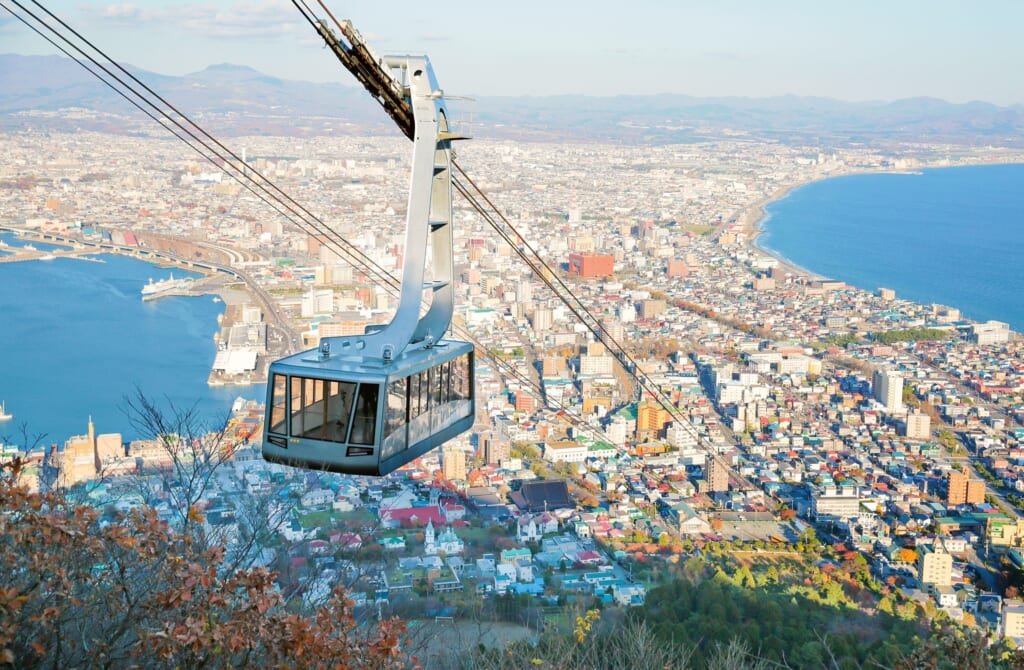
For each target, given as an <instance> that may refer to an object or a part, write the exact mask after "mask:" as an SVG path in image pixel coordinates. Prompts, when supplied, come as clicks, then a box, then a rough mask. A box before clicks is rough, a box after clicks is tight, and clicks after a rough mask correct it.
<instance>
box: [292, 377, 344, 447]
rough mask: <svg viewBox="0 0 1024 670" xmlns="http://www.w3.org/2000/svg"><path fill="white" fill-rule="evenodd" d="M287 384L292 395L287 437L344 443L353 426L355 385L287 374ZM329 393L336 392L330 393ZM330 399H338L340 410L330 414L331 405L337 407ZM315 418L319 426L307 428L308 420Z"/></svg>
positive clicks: (309, 421)
mask: <svg viewBox="0 0 1024 670" xmlns="http://www.w3.org/2000/svg"><path fill="white" fill-rule="evenodd" d="M289 382H290V383H289V385H290V388H291V392H290V393H289V394H288V397H289V405H288V414H289V416H290V417H291V425H290V426H289V428H290V429H289V431H288V435H289V436H290V437H292V438H295V439H304V440H321V441H324V442H333V443H336V444H345V443H347V438H348V433H349V430H350V429H351V426H352V412H353V409H354V404H355V403H354V402H353V399H354V398H355V395H356V392H357V388H356V387H357V385H356V383H355V382H349V381H340V380H334V379H323V378H317V377H304V376H301V375H290V376H289ZM325 390H326V392H325ZM331 390H337V391H338V392H337V393H334V394H332V393H330V391H331ZM331 398H336V399H339V401H338V402H340V407H341V411H339V412H332V411H331V409H332V405H336V404H337V403H332V402H331ZM296 403H297V404H296ZM317 419H319V421H320V423H319V424H318V425H316V426H311V427H309V428H307V425H309V424H310V423H311V421H316V420H317Z"/></svg>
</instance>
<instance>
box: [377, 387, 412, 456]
mask: <svg viewBox="0 0 1024 670" xmlns="http://www.w3.org/2000/svg"><path fill="white" fill-rule="evenodd" d="M407 386H408V384H407V381H406V380H405V379H396V380H395V381H393V382H391V383H390V384H389V385H388V398H387V402H388V411H387V414H386V415H385V423H384V442H383V445H382V447H381V458H390V457H391V456H394V455H395V454H397V453H398V452H399V451H402V450H403V449H405V447H406V440H405V422H406V420H407V419H406V393H407Z"/></svg>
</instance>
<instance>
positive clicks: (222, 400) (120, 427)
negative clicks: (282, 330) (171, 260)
mask: <svg viewBox="0 0 1024 670" xmlns="http://www.w3.org/2000/svg"><path fill="white" fill-rule="evenodd" d="M0 240H3V241H4V242H6V243H7V244H9V245H23V244H25V241H24V240H22V239H21V238H19V237H16V236H14V235H11V234H3V235H0ZM32 244H33V246H35V247H36V248H38V249H40V250H43V249H52V248H54V247H53V246H52V245H45V244H41V243H36V242H32ZM0 249H2V247H0ZM96 258H99V259H102V260H103V261H104V262H103V263H90V262H87V261H82V260H76V259H64V258H57V259H55V260H50V261H31V262H19V263H0V314H3V318H2V319H0V401H3V402H5V404H6V409H7V411H8V412H9V413H11V414H13V415H14V418H13V419H11V420H9V421H6V422H3V423H0V442H3V441H5V437H6V441H7V442H8V443H10V444H16V445H18V446H24V444H25V440H24V439H23V438H22V426H23V425H24V426H25V427H26V428H27V432H28V434H29V435H30V436H35V435H38V434H40V433H43V434H45V439H44V440H43V442H42V443H54V442H56V443H63V442H64V440H66V439H67V438H68V437H71V436H72V435H82V434H85V433H86V432H87V428H88V422H89V417H90V416H91V417H92V420H93V423H94V424H95V427H96V431H97V432H98V433H121V434H122V435H123V437H124V439H125V440H131V439H136V438H138V437H143V436H144V435H143V434H142V433H140V431H139V430H137V429H136V428H135V427H134V426H133V424H132V420H131V418H130V416H129V414H128V410H127V404H126V401H125V399H126V398H127V397H130V396H133V395H134V394H135V393H136V389H138V390H140V391H141V392H142V393H144V394H145V395H146V396H147V397H148V398H149V399H150V400H152V401H153V402H155V403H156V404H157V406H158V407H160V408H161V409H162V410H164V411H165V412H168V413H170V412H172V411H173V410H172V406H173V407H177V408H181V409H190V408H192V407H195V409H196V411H197V413H198V415H199V416H200V417H201V418H202V420H203V421H211V422H213V421H216V420H218V419H220V418H223V417H225V416H226V414H227V412H228V411H229V410H230V409H231V404H232V402H233V401H234V399H235V398H236V397H238V396H242V397H244V398H247V399H248V398H256V399H260V400H262V399H263V389H264V387H263V386H248V387H237V386H224V387H210V386H207V384H206V379H207V376H208V375H209V373H210V366H211V364H212V363H213V359H214V356H215V355H216V345H215V344H214V341H213V336H214V334H215V333H216V332H217V331H218V328H219V327H218V324H217V317H218V316H219V315H220V314H221V313H222V312H223V311H224V310H223V308H224V305H223V303H215V302H214V301H213V299H212V296H201V297H196V298H188V297H167V298H160V299H158V300H152V301H148V302H143V301H142V297H141V294H140V291H141V290H142V287H143V286H144V285H145V284H146V282H147V281H148V280H149V279H150V278H151V277H152V278H153V279H154V280H158V279H164V278H167V277H169V276H170V274H171V273H172V272H173V273H174V276H175V277H181V276H192V275H190V274H189V273H186V272H184V271H181V270H177V269H174V270H167V269H161V268H158V267H157V266H155V265H152V264H149V263H146V262H144V261H140V260H136V259H131V258H126V257H123V256H114V255H103V256H96Z"/></svg>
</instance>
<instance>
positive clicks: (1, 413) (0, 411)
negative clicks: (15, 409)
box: [0, 401, 14, 421]
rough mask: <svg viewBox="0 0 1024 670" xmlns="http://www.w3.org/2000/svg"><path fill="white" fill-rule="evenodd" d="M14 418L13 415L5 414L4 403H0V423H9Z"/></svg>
mask: <svg viewBox="0 0 1024 670" xmlns="http://www.w3.org/2000/svg"><path fill="white" fill-rule="evenodd" d="M13 418H14V415H13V414H8V413H7V408H6V407H4V403H3V402H2V401H0V421H10V420H11V419H13Z"/></svg>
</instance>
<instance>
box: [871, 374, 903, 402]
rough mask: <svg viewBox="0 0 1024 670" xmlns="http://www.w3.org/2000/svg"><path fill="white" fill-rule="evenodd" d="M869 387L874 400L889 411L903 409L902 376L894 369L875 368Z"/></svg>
mask: <svg viewBox="0 0 1024 670" xmlns="http://www.w3.org/2000/svg"><path fill="white" fill-rule="evenodd" d="M871 388H872V390H873V391H874V394H875V400H877V401H878V402H880V403H882V404H883V405H885V409H887V410H888V411H890V412H899V411H900V410H902V409H903V377H902V376H901V375H900V374H899V373H898V372H896V371H895V370H888V369H884V370H875V374H874V375H873V376H872V377H871Z"/></svg>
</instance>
